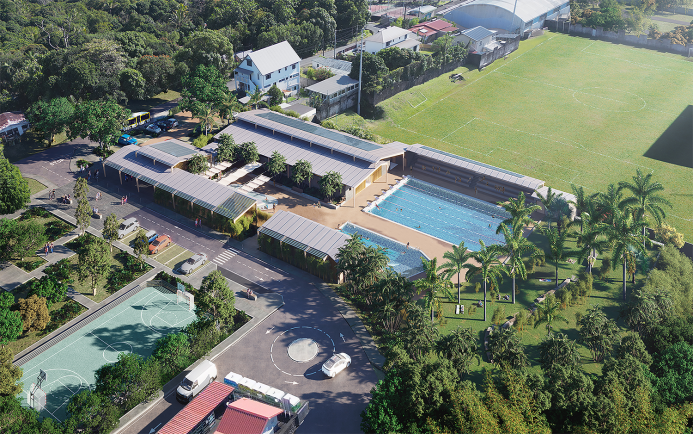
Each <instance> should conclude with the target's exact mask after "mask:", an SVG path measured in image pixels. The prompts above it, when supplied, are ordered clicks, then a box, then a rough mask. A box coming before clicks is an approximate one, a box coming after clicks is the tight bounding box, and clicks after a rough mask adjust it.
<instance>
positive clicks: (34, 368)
mask: <svg viewBox="0 0 693 434" xmlns="http://www.w3.org/2000/svg"><path fill="white" fill-rule="evenodd" d="M194 319H195V313H194V312H192V311H190V310H189V309H188V306H187V305H185V304H183V303H182V302H181V304H178V303H177V300H176V294H174V293H172V292H170V291H168V290H166V289H164V288H158V287H145V288H143V289H142V290H141V291H140V292H138V293H137V294H134V295H133V296H131V297H130V298H128V299H127V300H125V301H123V302H122V303H120V304H119V305H117V306H116V307H114V308H113V309H111V310H109V311H108V312H106V313H104V314H103V315H101V316H100V317H98V318H96V319H94V320H93V321H91V322H90V323H89V324H87V325H85V326H83V327H82V328H80V329H79V330H77V331H76V332H74V333H73V334H71V335H70V336H68V337H67V338H65V339H63V340H62V341H60V342H59V343H57V344H55V345H54V346H52V347H51V348H49V349H47V350H46V351H44V352H42V353H41V354H39V355H38V356H36V357H34V358H33V359H31V360H30V361H28V362H27V363H25V364H23V365H22V366H21V368H22V369H24V376H23V377H22V382H23V383H24V396H25V397H27V400H28V395H29V390H30V388H31V385H32V383H34V382H35V381H36V377H37V376H38V374H39V370H43V371H45V372H46V377H47V378H46V380H45V381H44V383H43V386H42V388H41V389H42V390H43V391H44V392H45V394H46V408H45V410H44V411H42V412H41V415H42V416H47V417H53V418H54V419H57V420H60V421H62V420H64V419H65V416H66V407H67V402H68V401H69V399H70V397H71V396H72V395H73V394H76V393H79V392H80V391H82V390H84V389H87V388H90V387H92V386H93V385H94V382H95V379H94V373H95V372H96V370H97V369H98V368H100V367H101V366H103V365H105V364H106V363H110V362H115V361H117V360H118V354H119V353H121V352H126V353H130V352H131V353H136V354H139V355H141V356H143V357H147V356H149V355H150V354H151V352H152V350H153V349H154V343H155V341H156V340H157V339H159V338H160V337H162V336H165V335H167V334H169V333H175V332H177V331H179V330H180V329H182V328H183V327H185V326H186V325H188V324H189V323H190V322H192V321H193V320H194ZM25 402H26V401H25Z"/></svg>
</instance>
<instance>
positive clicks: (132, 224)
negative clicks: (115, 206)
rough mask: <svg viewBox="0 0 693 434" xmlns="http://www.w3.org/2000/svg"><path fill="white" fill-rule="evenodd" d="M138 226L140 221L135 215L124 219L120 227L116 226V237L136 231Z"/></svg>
mask: <svg viewBox="0 0 693 434" xmlns="http://www.w3.org/2000/svg"><path fill="white" fill-rule="evenodd" d="M139 227H140V222H139V221H137V219H136V218H135V217H131V218H129V219H127V220H125V221H124V222H123V223H121V224H120V227H118V239H121V238H123V237H124V236H125V235H127V234H129V233H130V232H132V231H136V230H137V229H139Z"/></svg>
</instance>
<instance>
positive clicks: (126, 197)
mask: <svg viewBox="0 0 693 434" xmlns="http://www.w3.org/2000/svg"><path fill="white" fill-rule="evenodd" d="M125 203H128V195H127V194H126V195H125Z"/></svg>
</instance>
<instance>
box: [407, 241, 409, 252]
mask: <svg viewBox="0 0 693 434" xmlns="http://www.w3.org/2000/svg"><path fill="white" fill-rule="evenodd" d="M407 250H409V241H407Z"/></svg>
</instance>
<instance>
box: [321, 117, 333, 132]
mask: <svg viewBox="0 0 693 434" xmlns="http://www.w3.org/2000/svg"><path fill="white" fill-rule="evenodd" d="M320 125H321V126H322V127H324V128H328V129H330V130H336V129H337V124H335V123H334V121H333V120H332V119H325V120H324V121H322V122H320Z"/></svg>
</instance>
